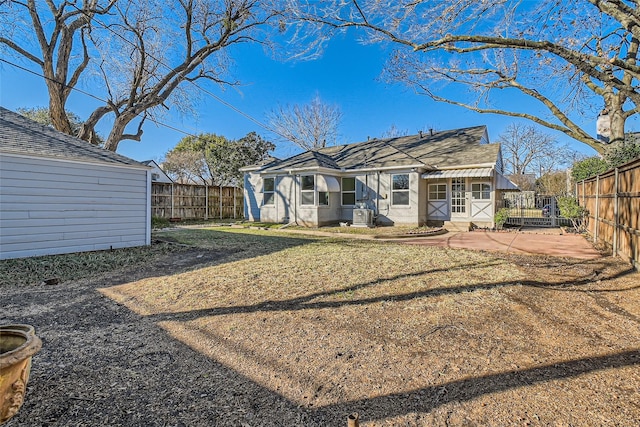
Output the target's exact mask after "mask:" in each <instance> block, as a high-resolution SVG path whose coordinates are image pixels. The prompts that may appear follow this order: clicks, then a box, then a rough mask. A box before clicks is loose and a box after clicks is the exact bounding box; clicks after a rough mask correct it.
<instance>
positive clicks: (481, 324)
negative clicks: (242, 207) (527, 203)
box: [0, 234, 640, 427]
mask: <svg viewBox="0 0 640 427" xmlns="http://www.w3.org/2000/svg"><path fill="white" fill-rule="evenodd" d="M265 236H266V234H265ZM262 238H263V237H261V236H257V237H256V239H257V240H255V242H254V243H255V244H254V245H253V246H252V247H258V246H259V244H260V242H262V240H260V239H262ZM264 238H265V239H266V237H264ZM269 238H271V237H269ZM282 239H283V238H281V237H279V238H278V240H277V241H278V242H282ZM203 241H204V240H203ZM214 241H217V240H215V239H212V238H211V239H210V240H208V242H214ZM265 242H266V241H265ZM273 242H275V240H274V241H268V242H266V243H265V246H264V247H265V248H267V247H272V248H273V245H274V243H273ZM278 244H280V245H281V246H280V247H278V248H277V250H275V249H272V250H260V251H258V252H255V251H253V252H252V251H251V250H249V249H247V250H243V249H242V248H241V247H240V246H235V247H234V246H230V247H225V246H220V245H219V244H216V245H214V244H213V243H212V244H211V245H209V246H207V244H204V245H202V246H203V247H201V248H198V249H193V250H187V251H183V252H178V253H172V254H169V255H162V256H161V257H159V258H157V259H154V260H152V261H150V262H149V263H148V264H147V265H146V266H145V267H143V268H135V269H126V268H125V269H118V270H116V271H112V272H110V273H107V274H103V275H101V276H99V277H94V278H91V279H81V280H74V281H71V282H65V283H61V284H59V285H55V286H44V285H29V286H24V285H7V286H3V287H2V288H1V289H0V290H1V292H0V307H2V309H1V311H0V323H12V322H13V323H15V322H20V323H29V324H32V325H34V326H35V327H36V330H37V333H38V335H39V336H40V337H41V338H42V340H43V350H42V351H41V352H40V353H39V354H37V355H36V356H35V358H34V361H33V369H32V376H31V380H30V382H29V387H28V394H27V400H26V402H25V404H24V406H23V407H22V409H21V410H20V412H19V413H18V415H17V416H16V417H14V418H13V419H12V420H10V421H9V422H8V423H7V424H6V426H7V427H16V426H97V425H101V426H102V425H109V426H116V425H121V426H294V425H295V426H346V425H347V421H346V420H347V416H348V415H349V414H351V413H354V412H357V413H359V415H360V419H361V421H360V425H362V426H427V425H429V426H431V425H437V426H440V425H442V426H445V425H455V426H474V425H477V426H511V425H521V426H528V425H532V426H539V425H540V426H541V425H550V426H638V425H640V304H639V302H640V276H639V274H638V273H635V272H632V270H631V269H630V267H629V265H628V264H626V263H624V262H623V261H621V260H619V259H613V258H609V257H603V258H601V259H597V260H574V259H567V258H551V257H544V256H523V255H519V256H516V255H508V256H507V255H502V254H498V253H484V252H471V251H466V250H454V249H442V248H429V247H413V246H408V245H398V244H394V243H380V242H371V241H346V240H345V241H343V240H332V239H329V240H324V239H323V240H308V241H303V240H302V239H291V240H290V243H286V244H281V243H278ZM243 245H246V242H245V243H243Z"/></svg>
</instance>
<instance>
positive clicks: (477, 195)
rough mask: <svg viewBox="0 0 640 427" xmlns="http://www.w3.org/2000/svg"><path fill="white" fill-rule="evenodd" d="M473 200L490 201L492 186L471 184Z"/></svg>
mask: <svg viewBox="0 0 640 427" xmlns="http://www.w3.org/2000/svg"><path fill="white" fill-rule="evenodd" d="M471 198H472V199H474V200H482V199H484V200H488V199H490V198H491V185H490V184H483V183H477V184H471Z"/></svg>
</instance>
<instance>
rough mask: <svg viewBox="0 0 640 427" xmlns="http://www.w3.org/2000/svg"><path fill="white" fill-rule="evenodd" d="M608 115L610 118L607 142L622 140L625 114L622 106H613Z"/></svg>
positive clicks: (612, 142)
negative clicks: (609, 131) (609, 134)
mask: <svg viewBox="0 0 640 427" xmlns="http://www.w3.org/2000/svg"><path fill="white" fill-rule="evenodd" d="M609 117H610V118H611V137H610V138H609V144H614V143H616V142H620V141H624V124H625V116H624V114H623V112H622V108H615V109H614V110H613V111H611V112H610V113H609Z"/></svg>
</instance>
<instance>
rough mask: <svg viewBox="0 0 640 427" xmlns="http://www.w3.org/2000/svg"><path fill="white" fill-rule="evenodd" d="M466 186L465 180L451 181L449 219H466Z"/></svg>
mask: <svg viewBox="0 0 640 427" xmlns="http://www.w3.org/2000/svg"><path fill="white" fill-rule="evenodd" d="M467 216H468V214H467V184H466V179H465V178H453V179H452V180H451V218H466V217H467Z"/></svg>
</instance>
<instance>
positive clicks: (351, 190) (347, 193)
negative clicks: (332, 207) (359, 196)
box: [342, 177, 356, 206]
mask: <svg viewBox="0 0 640 427" xmlns="http://www.w3.org/2000/svg"><path fill="white" fill-rule="evenodd" d="M342 204H343V205H345V206H353V205H355V204H356V179H355V178H354V177H351V178H342Z"/></svg>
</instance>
